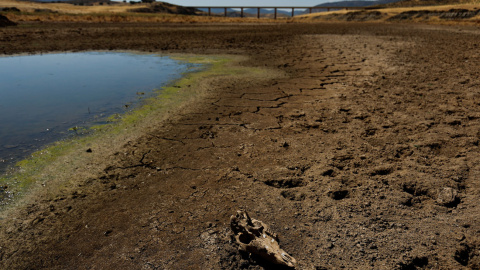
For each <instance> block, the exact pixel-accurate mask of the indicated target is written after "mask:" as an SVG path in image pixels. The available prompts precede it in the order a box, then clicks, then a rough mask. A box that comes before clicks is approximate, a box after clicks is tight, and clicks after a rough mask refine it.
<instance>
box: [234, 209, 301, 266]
mask: <svg viewBox="0 0 480 270" xmlns="http://www.w3.org/2000/svg"><path fill="white" fill-rule="evenodd" d="M230 226H231V228H232V231H233V234H234V237H235V240H236V241H237V243H238V244H239V250H241V251H244V252H248V253H250V254H255V255H258V256H260V257H261V258H263V259H264V260H266V261H268V262H271V263H274V264H278V265H283V266H287V267H292V268H294V267H295V265H296V263H297V261H296V260H295V259H294V258H293V257H292V256H290V255H289V254H288V253H287V252H285V251H284V250H283V249H281V248H280V245H279V243H278V236H277V234H275V233H274V232H273V231H272V230H270V228H268V226H267V225H266V224H265V223H263V222H261V221H260V220H256V219H251V218H250V216H249V215H248V214H247V212H246V211H242V210H240V211H237V214H236V215H234V216H232V217H230Z"/></svg>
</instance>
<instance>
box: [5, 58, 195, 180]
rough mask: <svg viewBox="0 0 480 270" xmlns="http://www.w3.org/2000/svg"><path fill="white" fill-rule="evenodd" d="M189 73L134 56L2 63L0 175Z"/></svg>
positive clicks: (183, 68) (181, 66)
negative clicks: (74, 131) (79, 128)
mask: <svg viewBox="0 0 480 270" xmlns="http://www.w3.org/2000/svg"><path fill="white" fill-rule="evenodd" d="M191 67H192V65H191V64H187V63H182V62H179V61H175V60H173V59H171V58H168V57H158V56H155V55H142V54H132V53H100V52H83V53H61V54H46V55H29V56H14V57H0V70H1V72H0V173H2V172H4V171H5V168H6V166H7V165H9V164H12V162H13V161H15V160H18V159H19V158H22V157H25V156H26V155H28V154H29V153H31V152H33V151H34V150H36V149H38V148H39V147H41V146H43V145H45V144H48V143H51V142H53V141H55V140H58V139H59V138H62V137H65V136H66V135H67V134H68V130H69V129H70V128H72V127H75V126H85V125H88V123H92V122H94V121H99V119H103V118H104V117H106V116H109V115H112V114H115V113H122V112H124V111H125V109H126V108H127V107H128V108H129V109H130V108H132V105H133V106H134V105H135V104H136V103H135V101H136V100H138V97H139V96H143V94H144V93H146V94H147V95H148V93H152V90H153V89H158V88H160V87H162V86H164V85H165V84H166V83H168V82H169V81H171V80H174V79H177V78H179V77H180V76H181V75H182V73H183V72H185V71H187V70H188V69H189V68H191Z"/></svg>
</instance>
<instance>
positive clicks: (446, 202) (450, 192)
mask: <svg viewBox="0 0 480 270" xmlns="http://www.w3.org/2000/svg"><path fill="white" fill-rule="evenodd" d="M457 195H458V192H457V191H456V190H455V189H453V188H450V187H445V188H443V189H442V190H440V191H439V192H438V195H437V203H438V204H439V205H443V206H447V207H453V206H455V205H457V204H458V202H459V199H458V197H457Z"/></svg>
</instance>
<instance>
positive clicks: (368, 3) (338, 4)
mask: <svg viewBox="0 0 480 270" xmlns="http://www.w3.org/2000/svg"><path fill="white" fill-rule="evenodd" d="M399 1H401V0H377V1H337V2H328V3H323V4H320V5H316V7H368V6H375V5H384V4H390V3H395V2H399Z"/></svg>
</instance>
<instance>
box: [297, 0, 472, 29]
mask: <svg viewBox="0 0 480 270" xmlns="http://www.w3.org/2000/svg"><path fill="white" fill-rule="evenodd" d="M451 9H466V10H478V9H480V0H475V1H472V3H469V4H457V5H443V6H423V7H422V6H419V7H399V8H385V9H369V10H368V11H367V12H374V11H379V12H381V13H382V14H384V15H385V16H384V18H382V19H381V20H379V21H386V20H387V19H388V18H391V17H393V16H396V15H399V14H401V13H403V12H408V11H448V10H451ZM350 12H356V11H352V10H339V11H330V12H321V13H312V14H307V15H301V16H297V17H295V19H296V20H297V21H304V22H314V21H324V20H325V19H326V18H327V17H331V15H335V14H337V15H341V14H347V13H350ZM323 17H325V18H323ZM329 20H331V18H329ZM420 21H421V22H426V21H425V19H418V20H412V22H420ZM428 22H430V23H442V24H456V23H458V21H442V20H440V19H439V18H436V17H434V16H432V17H431V18H429V20H428ZM479 22H480V16H475V17H473V18H469V19H464V20H462V23H474V24H478V23H479Z"/></svg>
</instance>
